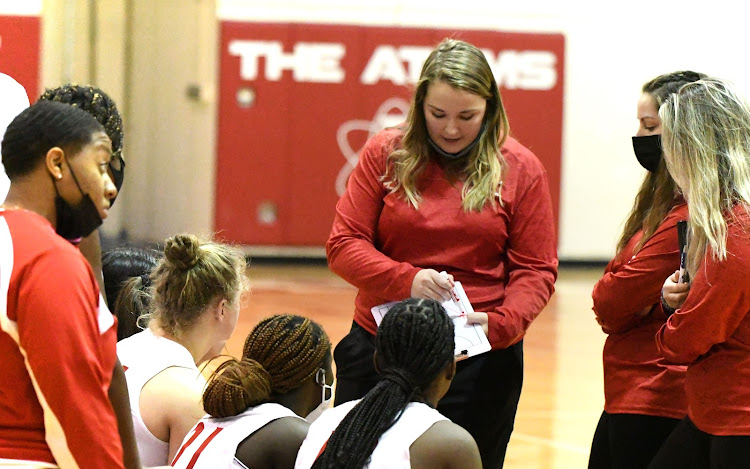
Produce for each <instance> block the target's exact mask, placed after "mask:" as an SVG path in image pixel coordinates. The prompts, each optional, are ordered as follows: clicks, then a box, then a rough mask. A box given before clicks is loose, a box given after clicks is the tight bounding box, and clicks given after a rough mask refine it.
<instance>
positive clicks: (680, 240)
mask: <svg viewBox="0 0 750 469" xmlns="http://www.w3.org/2000/svg"><path fill="white" fill-rule="evenodd" d="M687 228H688V226H687V221H685V220H680V221H678V222H677V244H678V245H679V248H680V273H679V278H678V280H677V281H678V282H679V283H686V282H689V281H690V276H689V275H688V272H687V235H688V233H687Z"/></svg>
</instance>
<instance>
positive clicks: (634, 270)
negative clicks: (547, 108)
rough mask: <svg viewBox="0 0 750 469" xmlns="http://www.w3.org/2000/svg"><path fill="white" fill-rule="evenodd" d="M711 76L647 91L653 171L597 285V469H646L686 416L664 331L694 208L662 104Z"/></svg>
mask: <svg viewBox="0 0 750 469" xmlns="http://www.w3.org/2000/svg"><path fill="white" fill-rule="evenodd" d="M703 77H705V75H703V74H700V73H696V72H691V71H680V72H674V73H668V74H665V75H660V76H658V77H656V78H654V79H653V80H650V81H649V82H647V83H646V84H645V85H643V88H642V90H641V91H642V94H641V98H640V100H639V101H638V122H639V127H638V132H637V133H636V135H635V137H633V149H634V151H635V155H636V157H637V159H638V162H639V163H640V164H641V165H642V166H643V167H644V168H645V169H646V170H647V171H648V172H647V173H646V175H645V176H644V179H643V183H642V184H641V188H640V190H639V192H638V195H637V196H636V198H635V202H634V204H633V208H632V210H631V212H630V215H629V216H628V219H627V221H626V222H625V227H624V229H623V232H622V235H621V236H620V240H619V242H618V244H617V254H616V256H615V258H614V259H612V261H610V263H609V264H608V265H607V268H606V270H605V272H604V276H603V277H602V278H601V280H599V281H598V282H597V283H596V285H595V286H594V291H593V295H592V296H593V300H594V313H595V314H596V319H597V321H598V322H599V325H601V327H602V330H603V331H604V333H605V334H607V335H608V336H607V340H606V342H605V344H604V353H603V361H604V412H602V416H601V419H600V420H599V424H598V426H597V428H596V433H595V434H594V440H593V443H592V446H591V455H590V457H589V468H590V469H605V468H606V469H609V468H627V469H638V468H645V467H646V466H647V465H648V463H649V461H651V459H652V458H653V456H654V455H655V454H656V452H657V451H658V450H659V447H660V446H661V444H662V443H663V442H664V440H665V439H666V437H667V436H668V435H669V433H670V432H671V431H672V429H673V428H674V427H675V426H676V425H677V423H678V422H679V421H680V419H682V417H684V416H685V414H686V412H687V402H686V400H685V390H684V384H685V367H684V366H679V365H671V364H666V363H664V361H663V359H662V358H661V354H659V352H658V350H657V348H656V341H655V339H654V337H655V335H656V332H657V331H658V330H659V328H660V327H661V326H662V325H663V324H664V322H665V321H666V318H667V316H666V315H665V311H664V309H663V308H662V305H661V301H660V300H661V287H662V284H663V282H664V278H666V277H667V276H669V275H670V274H672V273H673V272H674V271H675V270H677V269H678V268H679V265H680V252H679V246H678V234H677V230H678V229H677V225H678V222H680V221H684V220H686V219H687V205H686V204H685V200H684V199H683V197H682V195H681V194H680V192H679V190H678V188H677V186H676V184H675V182H674V180H673V179H672V176H670V174H669V172H668V171H667V168H666V166H665V164H664V162H663V161H662V151H661V143H660V142H661V119H659V106H660V105H661V104H662V103H663V102H664V101H666V99H667V98H668V97H669V96H670V95H671V94H673V93H676V92H677V91H678V90H679V89H680V87H682V86H683V85H685V84H686V83H691V82H694V81H697V80H700V79H701V78H703Z"/></svg>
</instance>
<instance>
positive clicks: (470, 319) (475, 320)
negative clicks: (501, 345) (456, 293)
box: [466, 313, 490, 338]
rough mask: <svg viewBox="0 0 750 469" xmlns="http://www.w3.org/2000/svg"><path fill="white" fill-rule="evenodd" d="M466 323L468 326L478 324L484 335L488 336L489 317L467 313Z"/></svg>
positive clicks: (484, 314)
mask: <svg viewBox="0 0 750 469" xmlns="http://www.w3.org/2000/svg"><path fill="white" fill-rule="evenodd" d="M466 322H467V323H469V324H479V325H480V326H482V330H483V331H484V335H486V336H487V337H488V338H489V336H490V325H489V324H490V317H489V315H488V314H487V313H469V314H467V315H466Z"/></svg>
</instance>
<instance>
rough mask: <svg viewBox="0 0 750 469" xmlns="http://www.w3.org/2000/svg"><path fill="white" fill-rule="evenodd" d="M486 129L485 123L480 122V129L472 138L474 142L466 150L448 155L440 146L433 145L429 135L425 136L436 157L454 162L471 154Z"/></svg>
mask: <svg viewBox="0 0 750 469" xmlns="http://www.w3.org/2000/svg"><path fill="white" fill-rule="evenodd" d="M486 127H487V121H484V122H482V127H481V128H480V129H479V133H478V134H477V136H476V137H475V138H474V140H472V142H471V143H470V144H469V145H468V146H467V147H466V148H464V149H463V150H461V151H458V152H456V153H448V152H447V151H445V150H443V149H442V148H440V145H438V144H437V143H435V141H434V140H433V139H432V138H430V135H429V134H428V135H427V143H429V144H430V147H431V148H432V149H433V150H435V153H437V154H438V155H440V156H442V157H444V158H448V159H450V160H456V159H458V158H463V157H464V156H466V155H468V154H469V153H470V152H471V150H473V149H474V147H475V146H477V143H479V139H480V138H482V134H483V133H484V129H485V128H486Z"/></svg>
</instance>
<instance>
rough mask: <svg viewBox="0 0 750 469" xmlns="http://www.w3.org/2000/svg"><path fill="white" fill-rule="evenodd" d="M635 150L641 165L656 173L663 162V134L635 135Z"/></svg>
mask: <svg viewBox="0 0 750 469" xmlns="http://www.w3.org/2000/svg"><path fill="white" fill-rule="evenodd" d="M633 151H634V152H635V157H636V158H638V162H639V163H640V164H641V166H643V167H644V168H646V169H647V170H648V171H650V172H652V173H655V172H656V170H657V169H659V163H660V162H661V153H662V150H661V135H658V134H657V135H647V136H645V137H633Z"/></svg>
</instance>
